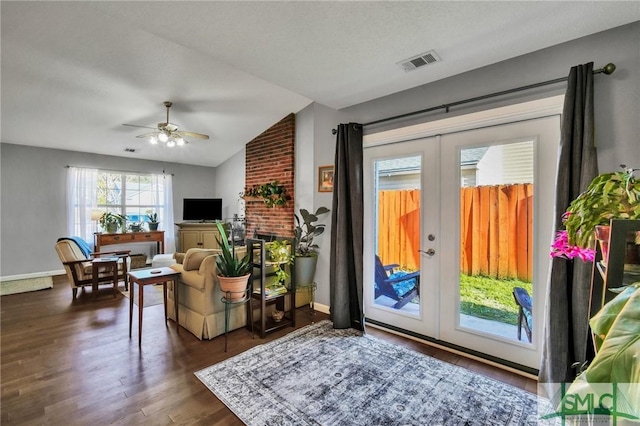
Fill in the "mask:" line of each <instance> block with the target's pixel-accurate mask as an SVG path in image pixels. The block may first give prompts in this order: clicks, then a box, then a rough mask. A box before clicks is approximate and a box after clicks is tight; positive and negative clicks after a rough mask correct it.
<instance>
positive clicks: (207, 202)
mask: <svg viewBox="0 0 640 426" xmlns="http://www.w3.org/2000/svg"><path fill="white" fill-rule="evenodd" d="M182 219H183V220H197V221H201V222H203V221H209V220H222V198H185V199H184V200H183V203H182Z"/></svg>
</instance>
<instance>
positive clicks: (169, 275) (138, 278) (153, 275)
mask: <svg viewBox="0 0 640 426" xmlns="http://www.w3.org/2000/svg"><path fill="white" fill-rule="evenodd" d="M128 275H129V280H130V281H131V292H130V293H129V338H131V326H132V322H133V288H134V284H138V346H142V309H143V308H144V286H145V285H152V284H162V292H163V302H164V323H165V326H166V325H167V282H169V281H173V282H174V285H173V302H174V309H175V313H176V326H177V330H178V333H180V321H179V319H178V277H179V276H180V272H176V271H174V270H173V269H171V268H167V267H164V268H154V269H143V270H140V271H132V272H129V273H128Z"/></svg>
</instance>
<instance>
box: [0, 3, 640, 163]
mask: <svg viewBox="0 0 640 426" xmlns="http://www.w3.org/2000/svg"><path fill="white" fill-rule="evenodd" d="M0 13H1V18H2V26H1V30H2V45H1V53H2V63H1V66H2V69H1V72H2V74H1V83H2V93H1V100H2V105H1V108H2V109H1V116H2V123H1V124H2V127H1V130H2V132H1V135H0V136H1V141H2V142H6V143H14V144H24V145H32V146H42V147H52V148H61V149H69V150H76V151H84V152H93V153H100V154H108V155H117V156H125V157H133V158H146V159H154V160H160V161H173V162H180V163H187V164H197V165H205V166H216V165H218V164H220V163H221V162H223V161H224V160H226V159H227V158H229V157H230V156H232V155H233V154H234V153H236V152H238V151H239V150H240V149H241V148H242V147H243V146H244V144H246V143H247V142H249V141H250V140H251V139H253V138H254V137H255V136H257V135H258V134H260V133H261V132H262V131H264V130H265V129H266V128H268V127H269V126H271V125H272V124H273V123H275V122H277V121H279V120H280V119H281V118H283V117H284V116H286V115H287V114H288V113H291V112H294V113H295V112H298V111H300V110H301V109H302V108H304V107H305V106H307V105H308V104H309V103H310V102H312V101H316V102H319V103H321V104H324V105H327V106H330V107H332V108H336V109H339V108H343V107H346V106H351V105H354V104H357V103H360V102H363V101H367V100H370V99H374V98H377V97H380V96H384V95H388V94H391V93H395V92H398V91H401V90H405V89H409V88H411V87H415V86H418V85H421V84H425V83H429V82H432V81H436V80H438V79H441V78H445V77H449V76H451V75H455V74H459V73H462V72H465V71H469V70H471V69H474V68H478V67H482V66H485V65H488V64H491V63H495V62H498V61H501V60H505V59H508V58H512V57H515V56H519V55H522V54H525V53H528V52H532V51H535V50H539V49H542V48H545V47H548V46H551V45H555V44H558V43H562V42H564V41H568V40H571V39H575V38H578V37H582V36H585V35H588V34H591V33H595V32H598V31H602V30H606V29H609V28H612V27H616V26H619V25H623V24H626V23H629V22H633V21H637V20H639V19H640V2H546V1H545V2H528V1H527V2H214V1H209V2H186V1H177V2H175V1H173V2H172V1H166V2H135V1H128V2H109V1H105V2H101V1H91V2H90V1H83V2H10V1H2V2H1V3H0ZM431 49H434V50H435V51H436V52H437V53H438V54H439V55H440V56H441V58H442V62H440V63H437V64H434V65H430V66H428V67H425V68H422V69H419V70H416V71H413V72H410V73H405V72H404V71H402V70H401V69H400V68H399V67H397V66H396V65H395V64H396V62H399V61H401V60H403V59H406V58H408V57H411V56H414V55H416V54H419V53H422V52H425V51H427V50H431ZM165 100H171V101H173V102H174V107H173V108H172V113H171V121H172V122H174V123H176V124H179V125H180V127H181V129H183V130H190V131H194V132H200V133H207V134H209V135H210V136H211V139H210V140H209V141H200V140H193V141H191V143H190V144H189V145H187V146H186V147H184V148H181V149H177V148H174V149H167V148H163V147H152V146H150V145H147V144H145V143H144V142H143V141H142V140H140V139H136V138H135V136H136V135H138V134H140V133H144V132H145V130H144V129H135V128H131V127H125V126H122V124H123V123H130V124H139V125H145V126H151V127H154V126H155V125H156V123H158V122H161V121H164V118H165V110H164V107H163V105H162V102H163V101H165ZM127 147H129V148H135V149H136V152H135V153H126V152H124V149H125V148H127Z"/></svg>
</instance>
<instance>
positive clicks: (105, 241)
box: [93, 231, 164, 254]
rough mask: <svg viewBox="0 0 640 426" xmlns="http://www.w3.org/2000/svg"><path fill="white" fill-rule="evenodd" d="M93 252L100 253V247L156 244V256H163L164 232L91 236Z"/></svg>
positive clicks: (98, 234)
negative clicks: (93, 246) (93, 245)
mask: <svg viewBox="0 0 640 426" xmlns="http://www.w3.org/2000/svg"><path fill="white" fill-rule="evenodd" d="M93 242H94V244H95V251H97V252H100V247H102V246H109V245H114V244H128V243H153V242H155V243H156V248H157V249H158V254H164V231H149V232H125V233H121V234H103V233H100V232H96V233H94V234H93Z"/></svg>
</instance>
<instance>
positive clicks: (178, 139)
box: [176, 137, 184, 146]
mask: <svg viewBox="0 0 640 426" xmlns="http://www.w3.org/2000/svg"><path fill="white" fill-rule="evenodd" d="M176 145H178V146H182V145H184V139H183V138H181V137H178V138H176Z"/></svg>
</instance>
